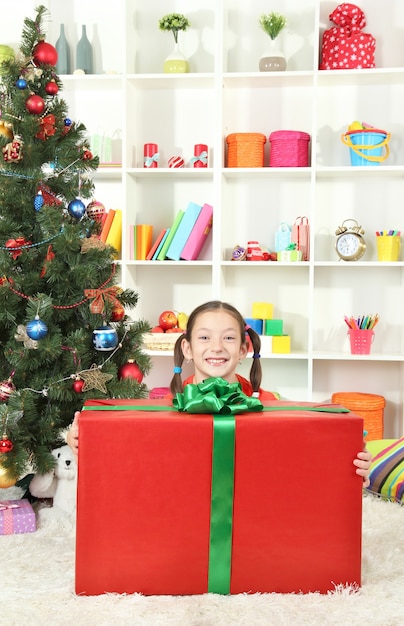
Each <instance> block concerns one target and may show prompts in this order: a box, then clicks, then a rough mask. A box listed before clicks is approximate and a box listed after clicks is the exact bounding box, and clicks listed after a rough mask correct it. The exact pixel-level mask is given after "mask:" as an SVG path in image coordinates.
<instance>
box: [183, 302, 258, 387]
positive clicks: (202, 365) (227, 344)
mask: <svg viewBox="0 0 404 626" xmlns="http://www.w3.org/2000/svg"><path fill="white" fill-rule="evenodd" d="M182 352H183V354H184V358H185V359H189V360H191V359H192V360H193V362H194V368H195V383H196V384H198V383H201V382H202V381H203V380H205V378H212V377H221V378H224V380H227V382H229V383H234V382H237V378H236V368H237V365H238V364H239V361H240V359H243V358H244V357H245V356H246V354H247V345H246V344H243V345H242V343H241V337H240V330H239V327H238V324H237V322H236V320H235V319H234V317H233V316H232V315H230V313H227V311H222V310H220V311H206V312H205V313H202V314H201V315H199V316H198V318H197V320H196V322H195V324H194V327H193V329H192V336H191V341H190V342H189V341H187V339H183V341H182Z"/></svg>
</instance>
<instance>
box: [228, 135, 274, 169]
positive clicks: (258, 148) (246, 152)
mask: <svg viewBox="0 0 404 626" xmlns="http://www.w3.org/2000/svg"><path fill="white" fill-rule="evenodd" d="M265 142H266V137H265V135H263V134H261V133H233V134H231V135H227V137H226V143H227V146H228V149H227V167H264V145H265Z"/></svg>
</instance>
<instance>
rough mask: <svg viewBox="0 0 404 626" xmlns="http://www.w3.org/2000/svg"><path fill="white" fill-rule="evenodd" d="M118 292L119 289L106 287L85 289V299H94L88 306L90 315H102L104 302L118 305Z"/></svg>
mask: <svg viewBox="0 0 404 626" xmlns="http://www.w3.org/2000/svg"><path fill="white" fill-rule="evenodd" d="M119 291H120V288H119V287H116V286H115V287H107V288H105V289H85V290H84V295H85V297H86V298H88V299H91V298H94V300H93V301H92V303H91V304H90V311H91V313H95V314H96V313H103V312H104V304H105V302H111V303H112V304H113V305H114V306H117V305H118V304H120V302H119V300H118V298H117V293H118V292H119Z"/></svg>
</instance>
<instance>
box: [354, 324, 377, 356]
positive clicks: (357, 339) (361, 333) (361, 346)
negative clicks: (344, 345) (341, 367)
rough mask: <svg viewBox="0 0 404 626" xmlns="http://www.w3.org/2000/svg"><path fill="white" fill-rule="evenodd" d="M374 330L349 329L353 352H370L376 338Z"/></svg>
mask: <svg viewBox="0 0 404 626" xmlns="http://www.w3.org/2000/svg"><path fill="white" fill-rule="evenodd" d="M374 335H375V334H374V332H373V330H364V329H363V330H362V329H356V328H351V329H350V330H348V337H349V342H350V344H351V354H370V348H371V345H372V343H373V338H374Z"/></svg>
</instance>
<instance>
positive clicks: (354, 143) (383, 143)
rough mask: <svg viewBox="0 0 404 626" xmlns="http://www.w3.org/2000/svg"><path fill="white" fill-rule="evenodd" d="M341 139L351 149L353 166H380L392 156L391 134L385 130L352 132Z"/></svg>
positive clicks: (373, 129) (374, 129) (372, 129)
mask: <svg viewBox="0 0 404 626" xmlns="http://www.w3.org/2000/svg"><path fill="white" fill-rule="evenodd" d="M341 139H342V142H343V143H344V144H345V145H346V146H348V148H349V151H350V156H351V165H380V163H382V162H383V161H385V160H386V159H387V157H388V156H389V154H390V148H389V145H388V144H389V141H390V133H386V132H385V131H384V130H377V129H376V128H371V129H369V130H367V129H363V130H350V131H348V132H347V133H345V134H344V135H342V137H341Z"/></svg>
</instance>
